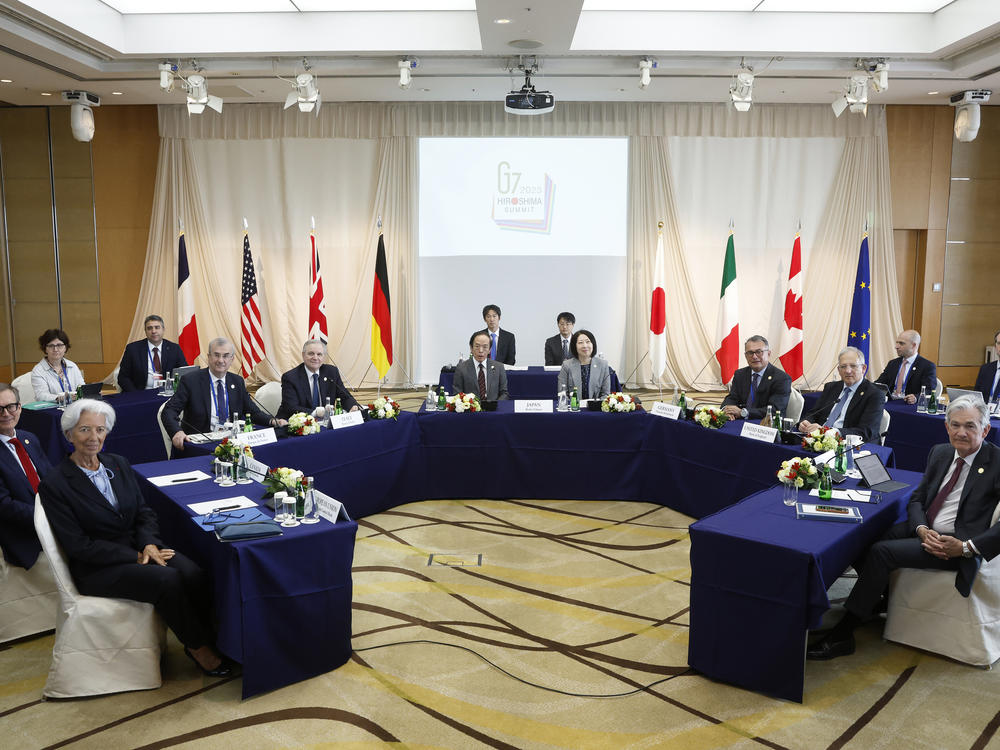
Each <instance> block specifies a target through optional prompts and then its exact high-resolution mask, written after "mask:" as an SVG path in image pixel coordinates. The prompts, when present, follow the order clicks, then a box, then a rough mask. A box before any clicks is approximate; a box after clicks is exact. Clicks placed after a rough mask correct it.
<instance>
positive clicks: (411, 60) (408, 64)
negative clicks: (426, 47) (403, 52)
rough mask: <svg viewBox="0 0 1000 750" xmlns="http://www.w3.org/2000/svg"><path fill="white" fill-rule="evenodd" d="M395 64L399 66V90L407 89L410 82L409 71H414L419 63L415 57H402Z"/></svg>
mask: <svg viewBox="0 0 1000 750" xmlns="http://www.w3.org/2000/svg"><path fill="white" fill-rule="evenodd" d="M397 64H398V65H399V88H401V89H408V88H410V82H411V80H412V76H411V75H410V71H411V70H416V69H417V66H418V65H420V61H419V60H417V59H416V58H415V57H404V58H403V59H402V60H400V61H399V62H398V63H397Z"/></svg>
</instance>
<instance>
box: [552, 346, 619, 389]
mask: <svg viewBox="0 0 1000 750" xmlns="http://www.w3.org/2000/svg"><path fill="white" fill-rule="evenodd" d="M596 351H597V339H596V338H594V334H592V333H591V332H590V331H587V330H585V329H582V328H581V329H580V330H579V331H577V332H576V333H574V334H573V336H572V338H570V340H569V353H570V354H572V355H573V356H572V357H570V358H569V359H567V360H566V361H565V362H563V363H562V369H561V370H560V371H559V379H558V384H559V385H558V388H557V390H559V391H566V394H567V395H569V389H570V388H571V387H572V386H576V389H577V393H579V394H580V400H581V401H582V400H583V399H588V398H604V397H605V396H607V395H608V394H609V393H610V392H611V368H610V367H609V366H608V363H607V362H606V361H605V360H603V359H601V358H600V357H597V356H594V353H595V352H596Z"/></svg>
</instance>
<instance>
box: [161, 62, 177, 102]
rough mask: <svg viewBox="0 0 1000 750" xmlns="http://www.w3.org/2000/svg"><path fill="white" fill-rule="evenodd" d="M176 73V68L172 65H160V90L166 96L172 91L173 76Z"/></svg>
mask: <svg viewBox="0 0 1000 750" xmlns="http://www.w3.org/2000/svg"><path fill="white" fill-rule="evenodd" d="M176 72H177V66H176V65H174V64H173V63H168V62H165V63H160V88H161V89H162V90H163V91H164V92H166V93H168V94H169V93H170V92H171V91H173V90H174V74H175V73H176Z"/></svg>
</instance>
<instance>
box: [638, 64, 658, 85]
mask: <svg viewBox="0 0 1000 750" xmlns="http://www.w3.org/2000/svg"><path fill="white" fill-rule="evenodd" d="M656 67H657V62H656V60H653V59H652V58H649V57H644V58H642V59H641V60H640V61H639V88H641V89H644V88H646V87H647V86H648V85H649V81H650V74H651V72H652V70H653V69H654V68H656Z"/></svg>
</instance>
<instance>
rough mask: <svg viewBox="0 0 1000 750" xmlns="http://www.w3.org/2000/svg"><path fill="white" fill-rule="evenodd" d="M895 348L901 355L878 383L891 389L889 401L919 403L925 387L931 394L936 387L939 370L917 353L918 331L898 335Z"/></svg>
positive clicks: (883, 371)
mask: <svg viewBox="0 0 1000 750" xmlns="http://www.w3.org/2000/svg"><path fill="white" fill-rule="evenodd" d="M895 347H896V354H897V355H899V356H897V357H896V358H895V359H893V360H890V361H889V363H888V364H887V365H886V366H885V369H884V370H882V374H881V375H879V376H878V377H877V378H875V382H876V383H881V384H882V385H884V386H885V387H886V388H888V389H889V397H890V398H894V399H903V400H905V401H906V403H908V404H913V403H916V401H917V396H919V395H920V388H921V387H922V386H926V388H927V392H928V393H930V392H931V391H933V390H934V389H935V388H937V367H935V366H934V363H933V362H931V361H930V360H929V359H925V358H924V357H921V356H920V355H919V354H918V353H917V349H919V348H920V334H919V333H917V332H916V331H903V332H902V333H901V334H899V335H898V336H897V337H896V343H895Z"/></svg>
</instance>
